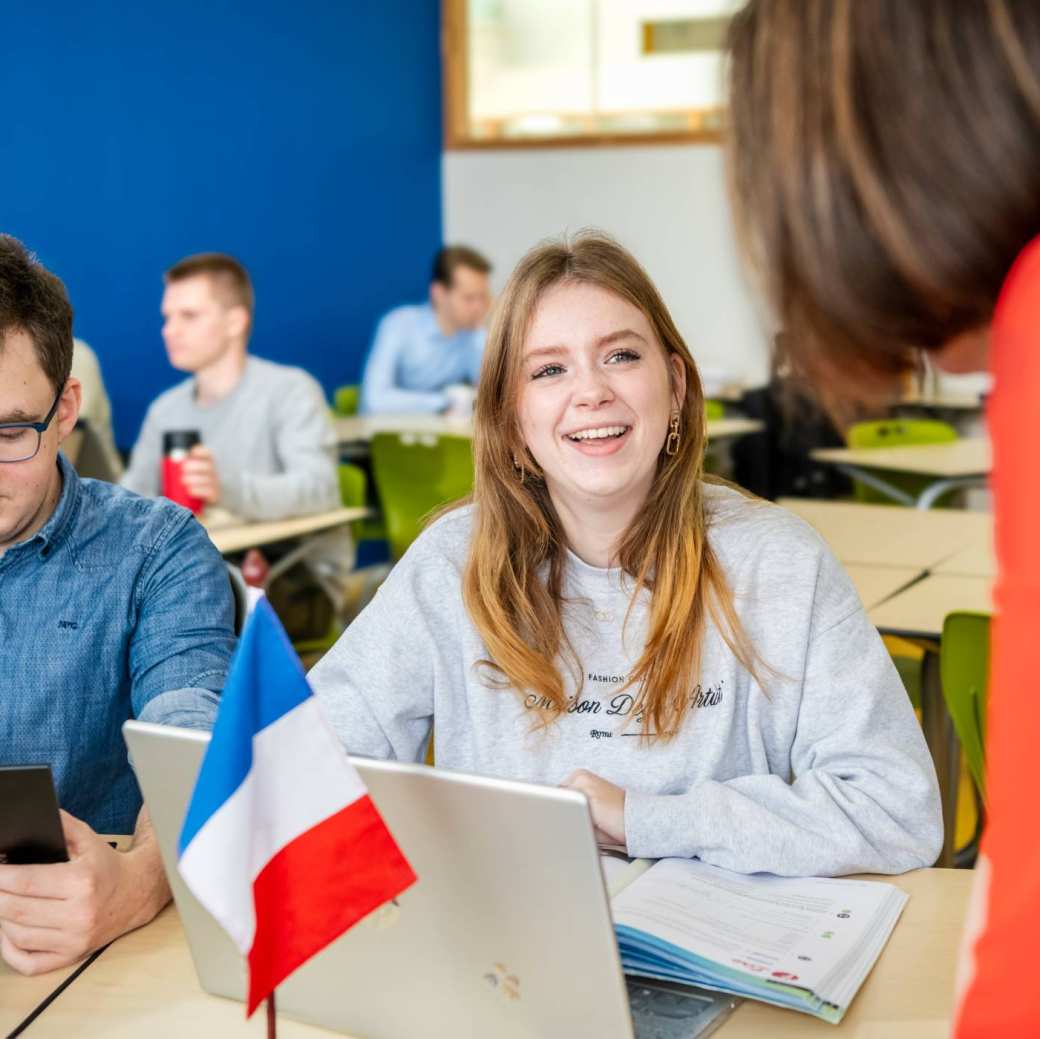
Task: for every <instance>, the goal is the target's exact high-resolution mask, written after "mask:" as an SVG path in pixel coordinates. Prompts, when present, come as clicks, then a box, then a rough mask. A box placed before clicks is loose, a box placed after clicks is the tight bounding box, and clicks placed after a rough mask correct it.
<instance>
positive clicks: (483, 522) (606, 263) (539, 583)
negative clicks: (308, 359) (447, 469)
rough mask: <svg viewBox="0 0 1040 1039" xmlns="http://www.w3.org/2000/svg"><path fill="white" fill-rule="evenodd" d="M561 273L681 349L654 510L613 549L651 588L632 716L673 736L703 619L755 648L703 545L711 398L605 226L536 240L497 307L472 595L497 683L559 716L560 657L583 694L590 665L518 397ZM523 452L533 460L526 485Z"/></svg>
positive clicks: (480, 421) (694, 671)
mask: <svg viewBox="0 0 1040 1039" xmlns="http://www.w3.org/2000/svg"><path fill="white" fill-rule="evenodd" d="M562 282H575V283H582V284H589V285H596V286H599V287H600V288H603V289H606V290H607V291H608V292H611V293H614V294H615V295H617V296H619V297H620V298H621V299H624V300H626V301H627V302H629V303H631V304H632V305H633V306H635V307H638V308H639V310H640V311H641V312H642V313H643V314H645V315H646V317H647V319H648V321H649V322H650V325H651V327H652V328H653V330H654V333H655V334H656V336H657V339H658V341H659V342H660V344H661V346H662V348H663V349H664V351H665V352H666V354H669V355H675V356H677V357H679V358H680V360H681V361H682V364H683V367H684V368H685V369H686V395H685V398H684V399H683V401H682V403H681V408H680V428H681V433H682V435H681V440H680V443H679V448H678V451H677V453H676V454H675V455H668V454H666V453H665V452H664V451H663V450H662V451H661V454H660V456H659V458H658V463H657V478H656V480H655V481H654V484H653V487H652V489H651V491H650V495H649V498H648V500H647V502H646V505H645V507H644V508H642V509H641V510H640V511H639V515H638V518H637V519H636V520H635V521H634V522H633V524H632V526H631V527H630V528H629V529H628V530H627V531H626V533H625V536H624V538H623V540H622V543H621V545H620V546H619V550H618V560H619V563H620V566H621V567H622V568H623V569H624V570H625V571H626V572H627V573H628V574H629V575H630V576H631V577H632V578H633V594H632V599H631V602H632V603H634V602H635V601H636V597H637V596H638V595H640V594H641V593H642V592H643V591H644V590H648V591H649V592H650V593H651V600H650V611H649V613H650V616H649V623H648V632H647V637H646V643H645V647H644V649H643V653H642V656H641V657H640V658H639V661H638V662H637V663H636V665H635V666H634V668H633V669H632V673H631V675H630V676H629V680H628V682H627V684H626V688H629V687H631V688H632V689H633V690H634V694H633V695H634V696H635V710H634V711H633V712H632V713H633V716H636V715H638V714H640V713H641V714H642V732H643V735H644V736H647V735H650V734H656V735H658V736H660V737H662V738H664V739H668V738H670V737H671V736H672V735H674V734H675V733H676V732H677V731H678V729H679V727H680V725H681V723H682V720H683V717H684V715H685V710H686V707H687V706H688V700H689V696H690V694H691V691H692V689H693V686H694V684H695V683H696V681H697V676H698V673H699V670H700V654H701V644H702V640H703V636H704V628H705V618H706V616H710V617H711V618H712V619H713V620H714V621H715V622H716V623H717V625H718V627H719V630H720V632H721V633H722V634H723V637H724V638H725V639H726V641H727V643H728V644H729V646H730V648H731V649H732V650H733V651H734V653H735V654H736V655H737V657H738V658H739V659H740V660H741V661H742V662H743V663H744V664H745V666H747V667H748V668H749V670H751V665H752V663H753V660H754V654H753V651H752V650H751V647H750V645H749V643H748V641H747V639H746V637H745V636H744V634H743V631H742V628H741V626H740V623H739V621H738V619H737V616H736V612H735V610H734V608H733V601H732V596H731V594H730V591H729V588H728V586H727V583H726V580H725V576H724V574H723V571H722V567H721V566H720V564H719V563H718V561H717V560H716V558H715V555H714V553H713V552H712V550H711V546H710V545H709V544H708V541H707V536H706V531H707V522H708V521H707V516H706V509H705V503H704V498H703V494H702V483H701V476H702V462H703V455H704V438H705V425H704V397H703V393H702V390H701V383H700V378H699V376H698V374H697V369H696V366H695V365H694V362H693V358H692V357H691V356H690V352H689V350H688V349H687V348H686V344H685V343H684V342H683V340H682V337H681V336H680V335H679V332H678V330H677V329H676V327H675V324H674V323H673V321H672V318H671V315H670V314H669V313H668V310H667V308H666V307H665V305H664V302H663V301H662V299H661V297H660V296H659V295H658V293H657V290H656V288H655V287H654V285H653V283H652V282H651V281H650V278H649V276H648V275H647V274H646V272H645V271H644V270H643V269H642V267H640V265H639V264H638V262H637V261H636V260H635V258H634V257H633V256H632V255H631V254H630V253H628V252H627V251H626V250H624V249H623V248H622V247H621V246H620V245H618V244H617V243H616V242H614V241H613V240H612V239H610V238H608V237H606V236H605V235H602V234H599V233H594V232H585V233H582V234H580V235H578V236H577V237H576V238H574V239H573V240H572V241H570V242H567V241H561V242H551V243H548V244H545V245H541V246H539V247H537V248H535V249H533V250H532V251H531V252H529V253H528V254H527V255H526V256H525V257H524V258H523V259H522V260H521V261H520V264H519V266H518V267H517V268H516V270H515V271H514V272H513V274H512V276H511V277H510V279H509V283H508V284H507V285H506V288H505V290H504V292H503V293H502V296H501V298H500V299H499V301H498V304H497V306H496V308H495V313H494V316H493V319H492V322H491V328H490V331H489V333H488V341H487V347H486V349H485V354H484V365H483V369H482V373H481V378H480V391H479V393H478V396H477V405H476V414H475V435H474V453H475V463H476V481H475V485H474V494H473V500H474V502H475V504H476V509H475V521H474V523H475V525H474V532H473V539H472V542H471V546H470V552H469V559H468V561H467V565H466V572H465V576H464V580H463V597H464V600H465V603H466V608H467V610H468V611H469V614H470V617H471V618H472V620H473V623H474V624H475V625H476V628H477V630H478V631H479V632H480V635H481V637H482V638H483V640H484V643H485V645H486V646H487V647H488V651H489V655H490V658H491V659H490V660H489V661H486V662H485V664H486V665H487V666H488V667H489V668H490V669H491V670H492V671H493V672H497V674H498V678H497V679H495V680H494V684H496V685H499V686H501V687H511V688H512V689H513V690H515V691H516V692H517V693H519V694H521V695H525V694H528V695H529V694H534V695H535V701H534V702H535V703H536V704H540V705H541V709H540V713H541V715H542V720H543V722H544V723H545V724H550V723H551V722H552V721H553V720H554V719H555V718H556V717H559V712H560V711H563V710H565V709H566V706H567V701H566V695H565V692H564V684H563V679H562V677H561V675H560V672H559V671H558V669H557V667H556V660H557V657H558V656H559V655H560V654H561V653H563V654H564V655H565V656H566V657H569V661H568V663H569V664H570V665H571V666H572V669H573V671H574V675H575V678H576V680H577V682H578V685H579V689H580V685H581V678H582V673H583V672H582V668H581V663H580V661H578V660H577V658H576V656H575V654H574V651H573V649H572V648H571V647H570V646H568V645H567V644H566V636H565V633H564V630H563V624H562V621H561V614H560V597H561V587H562V578H563V568H564V561H565V548H566V545H565V540H564V534H563V530H562V528H561V526H560V521H559V518H558V517H557V515H556V511H555V509H554V508H553V503H552V500H551V499H550V497H549V493H548V490H547V488H546V485H545V483H544V481H543V480H542V479H541V478H540V475H539V471H538V466H537V465H536V463H535V462H534V459H533V458H532V457H531V455H530V453H529V452H528V451H527V448H526V445H525V444H524V441H523V438H522V435H521V431H520V423H519V417H518V413H517V398H518V394H519V385H520V377H521V363H522V353H523V346H524V341H525V339H526V336H527V331H528V328H529V327H530V323H531V320H532V317H533V315H534V312H535V309H536V308H537V306H538V303H539V300H540V299H541V298H542V295H543V294H544V293H545V292H546V290H547V289H549V288H550V287H551V286H553V285H558V284H560V283H562ZM662 447H663V445H662ZM514 459H523V460H524V466H525V470H526V474H525V478H524V480H523V481H522V482H521V481H520V480H519V479H518V476H517V471H516V468H515V466H514ZM630 609H631V606H630ZM626 619H627V618H626Z"/></svg>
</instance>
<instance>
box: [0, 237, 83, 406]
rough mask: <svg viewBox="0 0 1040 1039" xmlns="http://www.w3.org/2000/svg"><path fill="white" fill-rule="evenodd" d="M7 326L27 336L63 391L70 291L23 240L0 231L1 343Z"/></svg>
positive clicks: (69, 353)
mask: <svg viewBox="0 0 1040 1039" xmlns="http://www.w3.org/2000/svg"><path fill="white" fill-rule="evenodd" d="M9 332H24V333H25V334H26V335H28V336H29V338H30V339H31V340H32V343H33V348H34V349H35V351H36V356H37V358H38V359H39V362H40V367H41V368H42V369H43V372H44V374H45V375H46V376H47V379H48V380H49V381H50V383H51V385H52V386H53V387H54V391H55V392H56V393H58V392H60V391H61V390H62V389H63V388H64V386H65V383H66V382H67V381H68V378H69V372H70V371H71V370H72V305H71V304H70V303H69V297H68V293H66V291H65V286H64V285H63V284H62V283H61V280H60V279H59V278H57V277H55V276H54V275H53V274H51V272H50V271H48V270H47V269H46V268H45V267H44V266H43V265H42V264H41V263H40V262H39V261H38V260H37V259H36V258H35V257H34V256H32V255H31V254H30V253H29V250H28V249H26V248H25V246H24V245H22V243H21V242H19V241H18V240H17V239H16V238H12V237H11V236H10V235H0V346H2V345H3V340H4V337H5V336H6V335H7V334H8V333H9Z"/></svg>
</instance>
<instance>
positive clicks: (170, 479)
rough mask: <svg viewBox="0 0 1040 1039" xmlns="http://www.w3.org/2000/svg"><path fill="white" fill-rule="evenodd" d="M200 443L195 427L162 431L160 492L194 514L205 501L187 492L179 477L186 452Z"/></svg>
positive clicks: (200, 509)
mask: <svg viewBox="0 0 1040 1039" xmlns="http://www.w3.org/2000/svg"><path fill="white" fill-rule="evenodd" d="M201 443H202V437H200V436H199V432H198V430H196V429H178V430H172V431H171V432H168V433H163V459H162V492H163V494H164V495H165V496H166V497H167V498H169V499H170V501H175V502H176V503H177V504H178V505H183V506H184V507H185V508H186V509H191V511H192V512H194V513H195V515H196V516H197V515H198V514H199V513H200V512H202V507H203V505H205V502H204V501H203V500H202V499H201V498H195V497H192V495H190V494H189V493H188V490H187V488H186V487H185V486H184V481H183V480H182V479H181V467H182V466H183V465H184V460H185V459H186V458H187V457H188V452H189V451H190V450H191V449H192V448H193V447H194V446H195V445H196V444H201Z"/></svg>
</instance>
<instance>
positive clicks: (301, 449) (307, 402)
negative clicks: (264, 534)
mask: <svg viewBox="0 0 1040 1039" xmlns="http://www.w3.org/2000/svg"><path fill="white" fill-rule="evenodd" d="M283 371H284V370H283ZM277 377H278V378H280V380H281V381H280V385H279V386H278V392H277V393H273V394H271V395H270V399H271V400H272V401H274V402H275V413H274V414H272V415H271V417H270V421H271V423H272V424H273V425H274V427H275V438H276V452H277V455H278V461H279V463H280V465H281V471H280V472H278V473H273V474H261V473H252V472H246V471H243V470H242V469H241V468H238V467H228V466H225V467H224V468H222V469H221V470H220V472H219V476H220V485H221V504H222V505H223V506H224V507H225V508H228V509H230V510H231V511H232V512H234V513H236V514H237V515H239V516H242V517H243V518H244V519H249V520H275V519H284V518H285V517H287V516H305V515H309V514H311V513H315V512H326V511H328V510H329V509H335V508H338V507H339V505H340V496H339V481H338V479H337V476H336V435H335V431H334V429H333V427H332V422H331V420H330V418H329V410H328V406H327V405H326V403H325V397H324V395H323V394H322V392H321V388H320V387H319V386H318V384H317V383H316V382H315V381H314V380H313V379H312V378H311V377H310V376H308V375H306V374H305V373H303V372H292V371H290V372H286V373H285V374H282V375H280V376H277Z"/></svg>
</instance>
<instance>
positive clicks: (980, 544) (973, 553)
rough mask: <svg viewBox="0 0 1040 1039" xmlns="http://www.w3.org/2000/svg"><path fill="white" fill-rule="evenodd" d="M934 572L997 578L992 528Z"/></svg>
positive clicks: (946, 560)
mask: <svg viewBox="0 0 1040 1039" xmlns="http://www.w3.org/2000/svg"><path fill="white" fill-rule="evenodd" d="M933 572H934V573H937V574H960V575H962V576H965V577H989V578H993V577H996V576H997V557H996V554H995V552H994V550H993V531H992V527H990V528H989V529H987V530H986V532H985V534H984V536H983V535H980V536H979V537H977V538H975V539H974V540H973V541H972V542H971V543H970V544H969V545H968V546H967V547H966V548H962V549H961V550H960V551H959V552H956V553H954V555H952V556H950V558H949V559H944V560H943V561H942V562H941V563H940V564H939V565H938V566H937V567H935V569H934V571H933Z"/></svg>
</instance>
